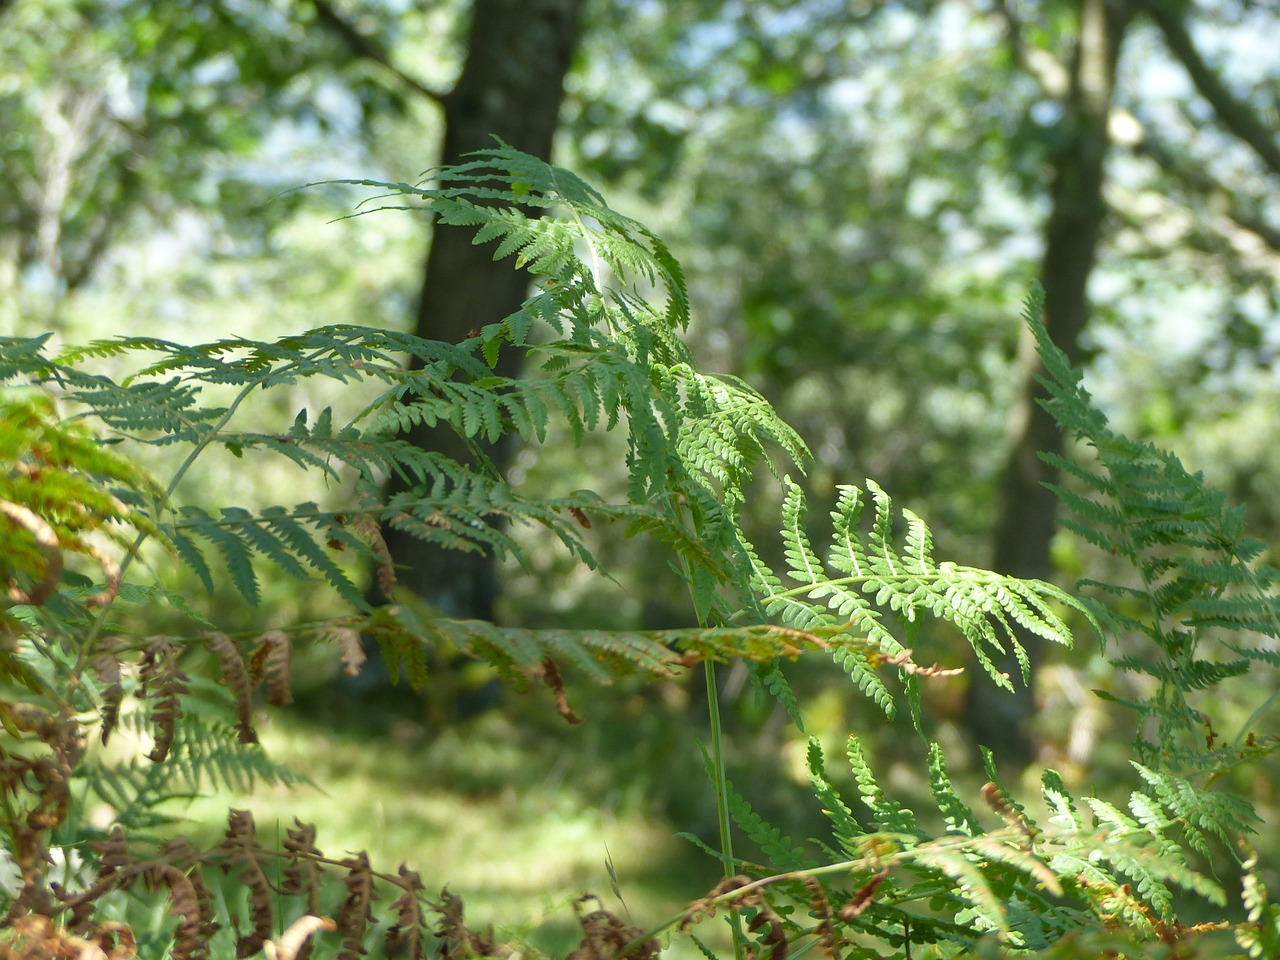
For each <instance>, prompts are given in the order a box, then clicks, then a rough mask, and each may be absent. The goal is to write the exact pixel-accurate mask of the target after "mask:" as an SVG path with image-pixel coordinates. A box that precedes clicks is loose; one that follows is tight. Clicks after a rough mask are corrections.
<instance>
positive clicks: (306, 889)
mask: <svg viewBox="0 0 1280 960" xmlns="http://www.w3.org/2000/svg"><path fill="white" fill-rule="evenodd" d="M293 823H294V826H293V827H292V828H290V829H289V830H286V831H285V839H284V850H285V853H286V854H287V855H288V858H289V862H288V865H287V866H286V867H285V868H284V879H283V880H282V882H281V885H280V892H281V893H283V894H285V895H287V896H291V897H306V899H307V912H308V913H315V912H316V911H317V910H318V909H319V899H320V897H319V893H320V866H319V861H320V859H321V858H322V856H323V855H322V854H321V853H320V851H319V850H317V849H316V845H315V841H316V828H315V826H313V825H312V824H310V823H303V822H302V821H301V820H298V819H296V818H295V819H294V821H293Z"/></svg>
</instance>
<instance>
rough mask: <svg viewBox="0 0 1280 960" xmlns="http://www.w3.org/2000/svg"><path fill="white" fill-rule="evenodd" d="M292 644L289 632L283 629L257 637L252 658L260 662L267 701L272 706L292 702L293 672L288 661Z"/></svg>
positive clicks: (284, 705)
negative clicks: (263, 674) (265, 682)
mask: <svg viewBox="0 0 1280 960" xmlns="http://www.w3.org/2000/svg"><path fill="white" fill-rule="evenodd" d="M292 645H293V641H292V640H291V639H290V637H289V634H287V633H285V632H284V631H283V630H269V631H267V632H266V633H264V634H263V635H262V636H260V637H259V638H258V647H257V650H255V652H254V655H253V660H254V662H255V663H260V664H262V670H263V672H264V673H265V675H266V679H267V702H268V703H269V704H271V705H272V706H273V707H287V706H288V705H289V704H291V703H293V674H292V669H291V665H290V663H289V658H290V656H291V655H292Z"/></svg>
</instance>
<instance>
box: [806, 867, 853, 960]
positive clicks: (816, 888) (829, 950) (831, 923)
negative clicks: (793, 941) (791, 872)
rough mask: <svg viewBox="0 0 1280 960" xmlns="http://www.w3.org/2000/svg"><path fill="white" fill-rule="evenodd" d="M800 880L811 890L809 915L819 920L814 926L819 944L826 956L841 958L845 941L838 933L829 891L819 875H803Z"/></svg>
mask: <svg viewBox="0 0 1280 960" xmlns="http://www.w3.org/2000/svg"><path fill="white" fill-rule="evenodd" d="M800 881H801V883H803V884H804V886H805V889H806V890H808V891H809V915H810V916H812V917H815V918H816V919H817V921H818V925H817V926H816V927H814V928H813V935H814V937H815V938H816V939H817V941H818V946H819V948H820V949H821V950H822V953H823V955H824V956H827V957H829V958H830V960H839V958H840V956H841V952H842V948H843V947H844V946H845V941H844V939H843V938H842V937H841V936H840V935H839V934H838V933H836V918H835V914H834V913H833V912H832V910H831V901H830V900H829V899H827V892H826V891H825V890H824V889H823V888H822V883H821V881H819V880H818V878H817V877H801V878H800Z"/></svg>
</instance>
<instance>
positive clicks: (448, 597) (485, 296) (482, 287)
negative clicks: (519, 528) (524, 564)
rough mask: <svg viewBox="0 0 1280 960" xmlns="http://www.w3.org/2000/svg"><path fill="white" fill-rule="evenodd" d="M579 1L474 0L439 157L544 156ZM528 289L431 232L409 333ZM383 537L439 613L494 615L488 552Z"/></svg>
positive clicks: (438, 329) (508, 355)
mask: <svg viewBox="0 0 1280 960" xmlns="http://www.w3.org/2000/svg"><path fill="white" fill-rule="evenodd" d="M582 5H583V0H475V3H474V6H473V12H472V20H471V33H470V42H469V45H468V48H467V56H466V62H465V63H464V65H463V69H462V75H461V76H460V77H459V78H458V82H457V84H456V85H455V86H454V88H453V90H451V91H450V92H449V93H448V94H446V95H445V96H444V97H443V98H442V102H443V106H444V113H445V136H444V148H443V152H442V157H441V160H442V162H443V163H445V164H451V163H457V162H459V161H460V160H461V159H462V158H463V156H464V155H465V154H467V153H469V152H471V151H473V150H479V149H483V148H485V147H492V146H494V145H495V143H494V139H493V138H494V136H497V137H500V138H501V139H502V140H504V141H506V142H507V143H509V144H510V145H511V146H513V147H516V148H517V149H519V150H523V151H525V152H526V153H531V154H534V155H535V156H538V157H542V158H544V159H548V158H549V157H550V154H551V141H552V137H553V135H554V134H555V130H556V125H557V122H558V120H559V114H560V105H561V103H562V102H563V100H564V78H565V74H566V72H567V71H568V69H569V63H570V61H571V59H572V57H573V52H574V49H575V47H576V46H577V41H578V33H579V20H580V16H579V15H580V12H581V8H582ZM527 294H528V280H527V278H526V277H525V276H524V275H523V274H522V273H520V272H518V271H516V270H515V269H514V268H513V267H512V265H511V262H510V261H509V260H507V261H501V262H498V263H495V262H494V261H493V258H492V249H491V248H489V247H483V246H482V247H477V246H473V245H472V243H471V233H470V232H468V231H466V230H461V229H457V228H450V229H445V230H437V231H436V232H435V234H434V236H433V237H432V241H431V250H430V253H429V254H428V256H427V263H426V269H425V273H424V279H423V285H422V295H421V297H420V299H419V302H418V311H417V318H416V330H415V332H416V333H417V334H418V335H419V336H421V337H428V338H431V339H434V340H445V341H450V342H455V343H456V342H458V341H460V340H464V339H466V337H467V336H468V331H471V330H473V329H478V328H480V327H482V326H484V325H485V324H487V323H493V322H496V321H498V320H501V319H503V318H504V317H506V316H508V315H509V314H511V313H514V312H515V311H516V310H518V309H519V307H520V304H521V303H522V302H523V301H524V300H525V298H526V296H527ZM518 363H519V359H518V357H517V356H516V355H515V353H514V352H512V351H508V352H505V353H504V354H503V356H502V359H501V361H500V363H499V366H498V372H499V373H500V374H503V375H507V376H510V375H513V374H515V373H517V372H518V370H517V365H518ZM410 439H412V440H413V442H414V443H416V444H417V445H419V446H421V447H424V448H426V449H431V450H437V451H440V452H442V453H445V454H447V455H448V456H451V457H453V458H455V459H457V460H459V461H461V462H464V463H465V462H467V460H468V459H469V458H468V455H467V451H466V448H465V446H464V445H463V444H462V443H461V441H460V440H459V439H458V437H457V436H456V435H455V434H453V432H452V431H449V430H447V429H434V430H433V429H425V428H424V429H419V430H416V431H414V432H413V433H412V434H410ZM491 453H492V455H493V457H494V460H495V462H496V463H497V464H498V466H499V467H500V468H501V467H504V466H505V465H507V464H508V463H509V462H510V458H511V455H512V453H513V449H512V447H511V445H510V444H506V445H501V446H499V448H498V449H495V450H492V451H491ZM393 492H394V491H393ZM387 542H388V546H389V547H390V550H391V555H392V558H393V559H394V561H395V562H396V564H397V565H398V574H399V579H400V582H401V583H402V584H403V585H404V586H406V587H408V588H409V589H411V590H412V591H413V592H414V593H416V594H417V595H418V596H420V597H422V598H423V599H424V600H426V601H427V602H428V603H429V604H431V605H432V606H433V607H435V608H436V609H437V610H439V611H441V612H442V613H444V614H445V615H447V616H455V617H474V618H480V619H485V620H490V619H492V618H493V605H494V600H495V598H496V595H497V579H496V576H495V568H494V561H493V558H492V557H491V556H486V555H481V554H475V553H459V552H456V551H445V550H441V549H439V548H437V547H434V546H431V545H429V544H425V543H423V542H422V541H420V540H417V539H416V538H414V537H411V536H408V535H405V534H399V533H397V532H396V531H394V530H388V531H387Z"/></svg>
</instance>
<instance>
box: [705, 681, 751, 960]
mask: <svg viewBox="0 0 1280 960" xmlns="http://www.w3.org/2000/svg"><path fill="white" fill-rule="evenodd" d="M702 668H703V674H704V675H705V676H706V678H707V716H708V718H709V719H710V721H711V768H712V775H713V777H714V779H715V789H716V820H717V822H718V823H719V826H720V853H721V854H722V855H723V857H724V859H723V861H722V862H723V863H724V875H725V879H731V878H732V877H733V876H734V875H735V874H736V870H735V869H734V862H735V861H734V857H733V820H732V818H731V816H730V814H729V778H728V776H727V775H726V773H725V768H724V737H723V732H722V729H721V726H720V692H719V689H718V687H717V686H716V666H715V664H714V663H712V662H711V661H710V660H706V661H704V662H703V664H702ZM728 919H729V929H730V930H732V931H733V953H734V956H735V957H736V958H737V960H743V957H744V956H745V947H746V945H745V942H744V938H743V936H742V927H741V924H739V923H738V919H737V914H730V916H729V918H728Z"/></svg>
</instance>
